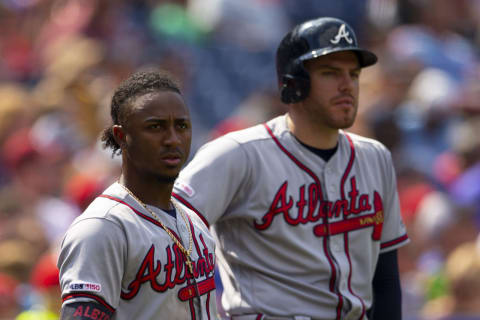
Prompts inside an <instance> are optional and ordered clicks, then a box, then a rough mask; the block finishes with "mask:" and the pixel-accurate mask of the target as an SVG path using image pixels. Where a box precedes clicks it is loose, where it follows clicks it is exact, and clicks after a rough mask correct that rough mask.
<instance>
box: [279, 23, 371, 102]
mask: <svg viewBox="0 0 480 320" xmlns="http://www.w3.org/2000/svg"><path fill="white" fill-rule="evenodd" d="M340 51H353V52H354V53H356V55H357V57H358V61H359V63H360V67H362V68H363V67H368V66H370V65H372V64H375V63H376V62H377V56H376V55H375V54H374V53H373V52H370V51H368V50H365V49H361V48H359V47H358V43H357V37H356V36H355V32H354V31H353V29H352V28H351V27H350V26H349V25H348V24H347V23H346V22H345V21H342V20H340V19H337V18H330V17H322V18H318V19H314V20H310V21H306V22H304V23H302V24H299V25H297V26H296V27H295V28H293V30H292V31H290V32H289V33H287V35H285V37H284V38H283V39H282V41H281V42H280V45H279V46H278V49H277V57H276V65H277V77H278V83H279V86H280V93H281V99H282V101H283V102H284V103H295V102H299V101H301V100H303V99H305V98H306V97H307V96H308V93H309V91H310V76H309V74H308V72H307V71H306V69H305V67H304V65H303V63H304V61H306V60H310V59H315V58H317V57H320V56H324V55H327V54H329V53H333V52H340Z"/></svg>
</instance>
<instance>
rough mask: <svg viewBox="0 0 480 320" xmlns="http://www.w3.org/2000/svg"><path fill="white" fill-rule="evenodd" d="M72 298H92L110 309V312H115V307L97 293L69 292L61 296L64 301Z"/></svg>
mask: <svg viewBox="0 0 480 320" xmlns="http://www.w3.org/2000/svg"><path fill="white" fill-rule="evenodd" d="M74 298H90V299H93V300H95V301H97V302H98V303H100V304H101V305H102V306H104V307H105V308H107V309H108V311H110V312H112V313H113V312H115V308H114V307H112V306H111V305H109V304H108V303H107V302H106V301H105V300H103V298H101V297H99V296H97V295H94V294H90V293H82V292H78V293H70V294H68V295H66V296H64V297H63V298H62V301H63V302H65V301H67V300H70V299H74Z"/></svg>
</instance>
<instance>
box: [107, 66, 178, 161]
mask: <svg viewBox="0 0 480 320" xmlns="http://www.w3.org/2000/svg"><path fill="white" fill-rule="evenodd" d="M157 91H173V92H176V93H178V94H182V93H181V91H180V86H179V84H178V82H177V80H176V79H175V78H174V77H173V76H172V75H171V74H170V73H168V72H167V71H165V70H149V71H138V72H136V73H134V74H132V75H131V76H130V77H129V78H127V79H126V80H125V81H123V82H122V83H121V84H120V85H119V86H118V88H117V89H116V90H115V93H114V94H113V97H112V101H111V103H110V115H111V117H112V122H113V123H112V124H111V125H110V126H109V127H107V128H105V129H104V130H103V131H102V134H101V140H102V142H103V147H104V148H111V149H112V150H113V155H115V154H120V153H121V152H122V150H121V148H120V145H119V144H118V143H117V142H116V141H115V138H114V137H113V126H114V125H122V124H124V123H125V121H126V119H127V118H128V115H129V111H130V108H129V106H131V103H132V102H133V101H134V100H135V99H136V98H138V97H140V96H143V95H145V94H147V93H151V92H157Z"/></svg>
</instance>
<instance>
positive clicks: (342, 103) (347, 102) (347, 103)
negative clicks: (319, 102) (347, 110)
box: [333, 97, 354, 107]
mask: <svg viewBox="0 0 480 320" xmlns="http://www.w3.org/2000/svg"><path fill="white" fill-rule="evenodd" d="M353 102H354V101H353V98H350V97H342V98H338V99H335V100H333V104H334V105H335V106H338V107H353Z"/></svg>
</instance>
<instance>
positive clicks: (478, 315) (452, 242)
mask: <svg viewBox="0 0 480 320" xmlns="http://www.w3.org/2000/svg"><path fill="white" fill-rule="evenodd" d="M318 16H334V17H339V18H342V19H344V20H346V21H347V22H348V23H349V24H351V25H352V26H353V28H354V29H355V30H356V31H357V36H358V38H359V40H360V43H361V44H362V45H363V46H364V47H367V48H369V49H371V50H373V51H374V52H376V53H377V54H378V56H379V63H378V64H377V65H375V66H373V67H370V68H367V69H364V70H363V71H362V76H361V88H362V89H361V94H360V109H359V114H358V118H357V119H358V120H357V122H356V124H355V125H354V127H353V128H351V129H350V131H352V132H356V133H359V134H362V135H366V136H369V137H373V138H375V139H378V140H380V141H381V142H383V143H384V144H385V145H386V146H387V147H388V148H389V149H390V150H391V151H392V154H393V158H394V162H395V166H396V170H397V175H398V190H399V195H400V202H401V207H402V214H403V218H404V221H405V223H406V225H407V229H408V232H409V236H410V238H411V240H412V241H411V243H410V244H409V245H408V246H406V247H404V248H402V249H401V250H400V252H399V263H400V271H401V278H402V285H403V305H404V308H403V309H404V311H403V312H404V319H407V320H419V319H428V320H430V319H457V320H459V319H480V241H479V240H477V238H478V234H479V231H480V59H479V58H480V55H479V54H480V0H455V1H453V0H335V1H333V0H332V1H323V0H322V1H319V0H241V1H240V0H171V1H167V0H163V1H160V0H158V1H152V0H143V1H140V0H116V1H96V0H0V319H2V320H5V319H8V320H11V319H16V320H28V319H36V320H42V319H46V320H50V319H52V320H53V319H58V311H59V309H60V305H61V299H60V290H59V284H58V271H57V269H56V266H55V264H56V255H57V253H58V247H59V243H60V241H61V238H62V236H63V233H64V232H65V230H66V228H67V227H68V226H69V225H70V223H71V222H72V220H73V219H74V218H75V217H76V216H78V215H79V214H81V212H82V210H83V209H84V208H85V207H86V206H87V205H88V203H89V202H90V201H91V200H92V199H93V198H95V196H96V195H98V194H99V193H100V192H101V191H102V190H103V189H104V188H105V187H106V186H108V185H109V184H110V183H112V182H113V181H114V180H115V179H116V178H117V177H118V175H119V170H120V160H119V158H118V157H114V158H112V157H111V154H110V153H109V152H107V151H105V150H103V149H102V146H101V144H100V143H99V140H98V136H99V133H100V131H101V130H102V129H103V128H104V127H105V126H107V125H108V124H109V122H110V115H109V103H110V99H111V96H112V92H113V90H114V89H115V87H116V86H117V85H118V84H119V82H120V81H121V80H123V79H125V78H126V77H127V76H129V75H130V74H131V73H132V72H134V71H136V70H139V69H142V68H150V67H159V68H163V69H167V70H169V71H170V72H172V73H173V74H174V75H175V76H176V77H177V78H178V79H179V80H180V81H181V83H182V88H183V93H184V95H185V99H186V101H187V104H188V106H189V107H190V109H191V113H192V120H193V126H194V138H193V146H192V155H193V154H194V152H195V150H196V149H198V147H199V146H201V145H202V144H203V143H205V142H206V141H208V140H210V139H213V138H215V137H217V136H218V135H221V134H224V133H226V132H229V131H231V130H235V129H240V128H243V127H245V126H249V125H252V124H256V123H260V122H263V121H265V120H267V119H269V118H271V117H273V116H275V115H278V114H281V113H284V112H285V110H286V109H285V106H283V105H282V104H281V103H280V102H279V99H278V94H277V84H276V75H275V59H274V55H275V50H276V46H277V44H278V43H279V41H280V39H281V38H282V37H283V35H284V34H285V33H286V32H287V31H288V30H289V29H290V28H291V27H292V26H293V25H295V24H297V23H299V22H301V21H304V20H307V19H311V18H315V17H318ZM211 183H214V182H213V181H212V182H211ZM219 287H221V286H219Z"/></svg>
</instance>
